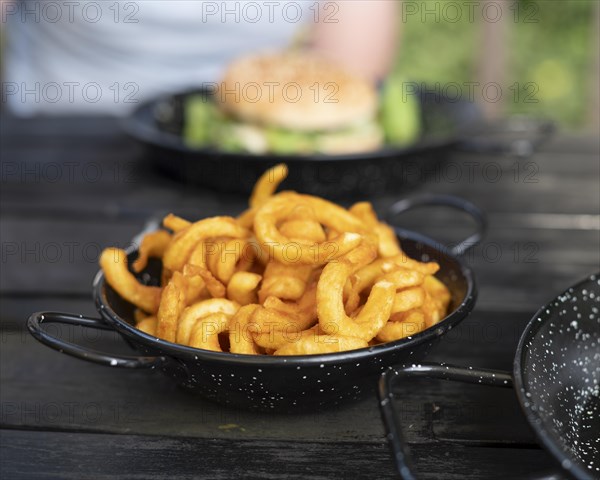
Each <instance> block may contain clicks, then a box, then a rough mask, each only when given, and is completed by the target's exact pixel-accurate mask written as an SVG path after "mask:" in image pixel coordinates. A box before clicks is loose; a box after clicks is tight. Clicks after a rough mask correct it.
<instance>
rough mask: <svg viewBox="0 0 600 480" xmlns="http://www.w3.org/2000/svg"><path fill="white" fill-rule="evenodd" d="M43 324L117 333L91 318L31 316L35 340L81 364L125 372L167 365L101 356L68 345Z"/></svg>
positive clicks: (160, 359) (53, 314) (159, 359)
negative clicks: (61, 324)
mask: <svg viewBox="0 0 600 480" xmlns="http://www.w3.org/2000/svg"><path fill="white" fill-rule="evenodd" d="M43 323H64V324H69V325H78V326H80V327H89V328H95V329H99V330H110V331H113V332H114V329H113V328H111V327H110V326H109V325H107V324H106V323H104V322H103V321H102V320H99V319H97V318H88V317H84V316H82V315H73V314H70V313H59V312H37V313H34V314H32V315H31V316H30V317H29V319H28V320H27V328H28V329H29V333H31V335H33V337H34V338H35V339H36V340H38V341H40V342H41V343H43V344H44V345H47V346H49V347H50V348H53V349H54V350H58V351H59V352H61V353H66V354H67V355H71V356H73V357H77V358H79V359H81V360H87V361H88V362H94V363H99V364H100V365H108V366H111V367H124V368H154V367H157V366H158V365H160V364H161V363H162V362H164V361H165V358H164V357H147V356H127V355H120V356H117V355H114V354H111V353H102V352H99V351H97V350H93V349H90V348H86V347H83V346H81V345H76V344H74V343H71V342H67V341H65V340H62V339H60V338H57V337H54V336H53V335H51V334H50V333H48V332H47V331H46V330H44V329H43V328H42V324H43Z"/></svg>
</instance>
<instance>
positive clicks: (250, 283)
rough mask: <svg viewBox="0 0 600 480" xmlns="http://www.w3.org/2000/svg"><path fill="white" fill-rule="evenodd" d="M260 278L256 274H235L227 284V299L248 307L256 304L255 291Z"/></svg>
mask: <svg viewBox="0 0 600 480" xmlns="http://www.w3.org/2000/svg"><path fill="white" fill-rule="evenodd" d="M261 279H262V277H261V276H260V275H259V274H258V273H251V272H236V273H234V274H233V276H232V277H231V280H230V281H229V283H228V284H227V297H229V298H230V299H231V300H233V301H235V302H237V303H239V304H240V305H248V304H250V303H256V301H257V294H256V289H257V288H258V284H259V283H260V281H261Z"/></svg>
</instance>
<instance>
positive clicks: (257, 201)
mask: <svg viewBox="0 0 600 480" xmlns="http://www.w3.org/2000/svg"><path fill="white" fill-rule="evenodd" d="M287 176H288V167H287V165H286V164H285V163H280V164H279V165H275V166H274V167H271V168H269V169H268V170H267V171H266V172H265V173H263V174H262V175H261V176H260V178H259V179H258V181H257V182H256V184H255V185H254V189H253V190H252V194H251V195H250V202H249V203H250V207H251V208H252V207H258V206H260V205H262V204H263V203H265V201H266V200H267V199H268V198H269V197H271V196H272V195H273V194H274V193H275V190H277V187H279V184H280V183H281V182H283V181H284V180H285V179H286V177H287Z"/></svg>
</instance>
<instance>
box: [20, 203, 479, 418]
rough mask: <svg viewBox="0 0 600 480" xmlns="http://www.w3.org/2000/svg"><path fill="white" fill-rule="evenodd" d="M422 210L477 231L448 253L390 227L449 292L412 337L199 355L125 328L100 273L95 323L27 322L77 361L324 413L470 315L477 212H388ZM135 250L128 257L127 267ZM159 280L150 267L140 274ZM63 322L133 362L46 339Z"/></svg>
mask: <svg viewBox="0 0 600 480" xmlns="http://www.w3.org/2000/svg"><path fill="white" fill-rule="evenodd" d="M423 205H445V206H450V207H454V208H457V209H459V210H462V211H464V212H467V213H469V214H470V215H471V216H472V217H473V219H474V220H475V221H476V223H477V225H478V229H477V232H476V233H475V234H473V235H472V236H470V237H469V238H467V239H466V240H464V241H462V242H460V243H459V244H458V245H456V246H454V247H453V248H446V247H442V246H440V244H439V243H437V242H435V241H434V240H432V239H430V238H428V237H425V236H423V235H420V234H417V233H414V232H410V231H407V230H402V229H397V230H396V231H397V235H398V237H399V238H400V241H401V244H402V248H403V250H404V251H405V252H406V253H407V254H408V255H410V256H411V257H413V258H417V259H421V260H435V261H437V262H438V263H439V264H440V267H441V268H440V271H439V272H438V273H437V276H438V278H440V279H441V280H442V281H443V282H444V283H445V284H446V285H448V287H449V289H450V291H451V294H452V301H451V307H450V308H451V311H450V313H449V314H448V315H447V317H446V318H444V319H443V320H442V321H441V322H440V323H438V324H437V325H435V326H434V327H432V328H429V329H427V330H425V331H423V332H421V333H419V334H417V335H414V336H412V337H408V338H405V339H402V340H398V341H395V342H390V343H386V344H382V345H377V346H373V347H370V348H363V349H360V350H354V351H349V352H342V353H336V354H323V355H304V356H293V357H292V356H289V357H274V356H267V355H239V354H231V353H221V352H213V351H207V350H200V349H196V348H191V347H187V346H183V345H179V344H175V343H170V342H167V341H165V340H162V339H158V338H155V337H153V336H151V335H147V334H145V333H144V332H141V331H140V330H137V329H136V328H134V326H133V306H132V305H131V304H129V303H127V302H125V301H124V300H122V299H121V298H120V297H119V296H118V295H117V294H116V292H115V291H114V290H113V289H112V288H111V287H110V286H109V285H108V284H107V283H106V281H105V277H104V275H103V274H102V272H99V273H98V275H97V276H96V278H95V280H94V286H93V295H94V300H95V302H96V307H97V309H98V312H99V314H100V318H98V319H94V318H83V317H82V316H80V315H72V314H64V313H54V312H39V313H35V314H33V315H32V316H31V317H30V318H29V320H28V323H27V326H28V328H29V331H30V332H31V334H32V335H33V336H34V337H35V338H36V339H38V340H39V341H40V342H42V343H44V344H46V345H48V346H49V347H52V348H54V349H56V350H59V351H60V352H62V353H66V354H69V355H73V356H75V357H78V358H80V359H83V360H88V361H91V362H95V363H99V364H102V365H108V366H113V367H127V368H156V369H160V370H161V371H162V372H164V373H165V374H167V375H169V376H171V377H173V378H174V379H175V380H176V381H177V382H178V383H180V384H181V385H183V386H185V387H188V388H190V389H193V390H195V391H197V392H198V393H200V394H201V395H203V396H204V397H206V398H208V399H210V400H213V401H216V402H219V403H222V404H227V405H232V406H236V407H241V408H245V409H251V410H263V411H265V410H279V411H300V410H311V409H313V410H316V409H320V408H324V407H331V406H334V405H337V404H339V403H341V402H343V401H346V400H352V399H356V398H359V397H360V396H361V395H362V393H365V392H369V391H370V392H372V391H373V390H374V388H375V387H376V384H377V382H376V379H377V376H378V375H379V374H380V373H381V372H382V371H383V370H384V369H385V368H387V367H388V366H390V365H394V364H398V363H401V362H405V361H409V360H410V361H419V360H421V359H422V358H423V357H424V356H425V354H426V353H427V351H428V350H429V348H430V347H431V345H432V344H433V343H434V342H435V341H436V340H438V339H439V338H440V337H441V336H442V335H443V334H444V333H446V332H447V331H448V330H450V329H451V328H453V327H454V326H455V325H457V324H458V323H459V322H460V321H461V320H463V319H464V318H465V317H466V316H467V315H468V314H469V313H470V312H471V310H472V309H473V306H474V304H475V298H476V287H475V280H474V276H473V272H472V271H471V269H470V268H469V267H468V266H467V265H466V264H465V263H464V262H463V260H462V259H461V258H460V257H461V255H462V254H463V253H464V252H465V251H466V250H467V249H468V248H469V247H471V246H473V245H475V244H477V243H478V242H479V241H480V240H481V238H482V235H483V233H484V230H485V227H486V220H485V217H484V214H483V213H482V212H481V211H480V210H479V209H478V208H477V207H475V206H474V205H472V204H471V203H469V202H467V201H465V200H462V199H460V198H457V197H451V196H424V197H417V198H413V199H410V200H404V201H401V202H398V203H397V204H395V206H394V207H393V210H392V212H393V213H394V214H396V213H399V212H402V211H405V210H408V209H410V208H412V207H417V206H423ZM135 256H136V252H135V251H132V252H130V255H129V260H130V264H131V261H132V260H133V259H134V258H135ZM144 274H145V276H146V277H150V278H154V279H158V278H160V264H159V262H154V263H153V264H151V265H149V267H148V269H147V270H146V271H145V272H143V274H142V275H141V276H140V278H143V276H144ZM52 322H57V323H68V324H72V325H80V326H83V327H91V328H100V329H108V330H116V331H117V332H118V333H119V334H121V336H122V337H123V338H124V339H125V340H126V341H128V342H129V344H131V346H133V347H134V348H135V349H136V350H137V351H138V352H140V354H141V356H129V357H125V356H117V355H111V354H108V353H103V352H98V351H95V350H90V349H88V348H84V347H82V346H80V345H75V344H72V343H68V342H66V341H64V340H62V339H60V338H57V337H54V336H52V335H51V334H50V333H49V332H48V331H46V330H44V328H43V324H45V323H52Z"/></svg>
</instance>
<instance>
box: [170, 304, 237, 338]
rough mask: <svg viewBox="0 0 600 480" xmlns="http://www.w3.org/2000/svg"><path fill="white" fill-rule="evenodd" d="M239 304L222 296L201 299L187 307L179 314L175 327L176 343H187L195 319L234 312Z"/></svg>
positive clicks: (230, 314)
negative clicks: (177, 323)
mask: <svg viewBox="0 0 600 480" xmlns="http://www.w3.org/2000/svg"><path fill="white" fill-rule="evenodd" d="M239 308H240V306H239V305H238V304H237V303H236V302H232V301H231V300H226V299H224V298H211V299H208V300H202V301H200V302H197V303H194V304H193V305H190V306H189V307H187V308H186V309H185V310H184V311H183V313H182V314H181V318H180V319H179V325H178V327H177V343H181V344H182V345H188V343H189V340H190V334H191V331H192V328H193V326H194V325H195V324H196V321H197V320H198V319H200V318H204V317H207V316H208V315H211V314H213V313H219V312H220V313H225V314H227V315H229V316H232V315H233V314H235V313H236V312H237V311H238V309H239Z"/></svg>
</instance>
